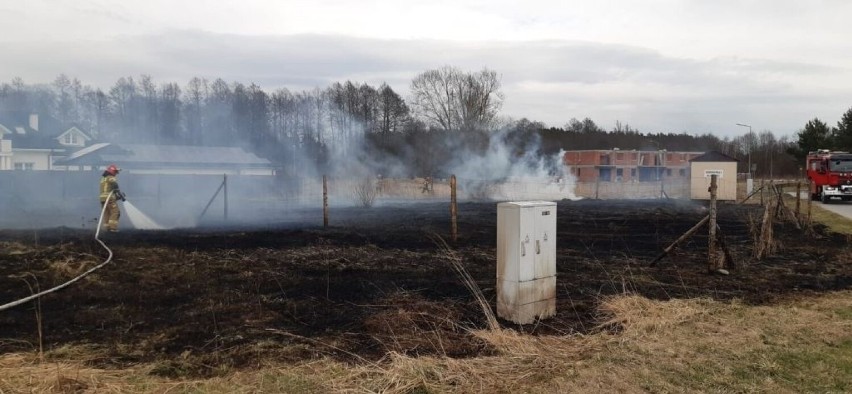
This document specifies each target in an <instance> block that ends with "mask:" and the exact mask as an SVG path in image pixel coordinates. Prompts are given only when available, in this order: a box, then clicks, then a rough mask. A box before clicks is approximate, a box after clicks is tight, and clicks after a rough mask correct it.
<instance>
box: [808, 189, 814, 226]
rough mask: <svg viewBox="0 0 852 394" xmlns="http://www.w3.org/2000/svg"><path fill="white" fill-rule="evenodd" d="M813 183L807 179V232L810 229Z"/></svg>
mask: <svg viewBox="0 0 852 394" xmlns="http://www.w3.org/2000/svg"><path fill="white" fill-rule="evenodd" d="M812 183H813V181H811V180H810V178H808V219H807V227H808V230H810V229H811V203H812V202H813V199H814V198H813V195H812V193H813V190H814V189H813V184H812Z"/></svg>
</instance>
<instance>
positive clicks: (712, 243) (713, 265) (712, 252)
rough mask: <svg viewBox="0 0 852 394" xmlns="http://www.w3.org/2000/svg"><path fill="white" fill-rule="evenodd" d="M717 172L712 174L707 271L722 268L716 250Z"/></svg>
mask: <svg viewBox="0 0 852 394" xmlns="http://www.w3.org/2000/svg"><path fill="white" fill-rule="evenodd" d="M717 188H718V186H717V184H716V174H713V175H710V224H709V226H710V234H709V238H708V245H707V260H708V261H707V262H708V266H707V271H708V272H715V271H718V270H719V269H721V268H722V267H721V266H720V264H719V263H720V260H719V256H718V255H717V251H716V189H717Z"/></svg>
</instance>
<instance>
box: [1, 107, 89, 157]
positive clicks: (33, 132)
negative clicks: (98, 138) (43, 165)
mask: <svg viewBox="0 0 852 394" xmlns="http://www.w3.org/2000/svg"><path fill="white" fill-rule="evenodd" d="M30 115H37V116H38V129H34V128H32V127H30ZM0 126H3V127H0V133H3V136H2V138H3V139H6V140H10V141H12V146H13V147H14V149H56V150H65V149H67V148H66V147H65V146H64V145H62V144H61V143H60V142H59V140H58V138H59V136H61V135H63V134H65V133H67V132H69V131H71V130H73V129H76V130H77V131H78V132H80V133H81V134H82V135H83V136H84V138H86V139H87V140H90V139H91V137H90V136H89V135H88V134H86V133H85V132H83V131H82V129H80V128H79V127H76V126H74V125H72V126H69V127H63V126H62V124H61V123H60V122H59V121H58V120H56V118H53V117H51V116H45V115H41V114H31V113H29V112H25V111H0Z"/></svg>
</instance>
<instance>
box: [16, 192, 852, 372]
mask: <svg viewBox="0 0 852 394" xmlns="http://www.w3.org/2000/svg"><path fill="white" fill-rule="evenodd" d="M448 211H449V210H448V206H447V204H438V203H425V204H417V205H394V206H385V207H380V208H372V209H363V208H351V209H338V210H335V211H333V212H332V227H331V228H330V229H322V228H319V227H315V226H309V225H306V224H304V223H294V222H287V223H284V222H280V223H275V222H274V221H271V222H270V223H269V224H267V225H266V226H265V228H264V229H261V230H258V229H257V227H254V228H249V227H242V228H228V229H224V228H207V229H198V230H173V231H162V232H141V231H139V232H135V231H125V232H121V233H118V234H107V235H105V236H104V237H103V238H104V240H105V242H106V243H107V244H108V245H109V246H110V247H111V248H112V249H113V251H114V252H115V260H114V262H113V263H112V264H110V265H107V266H106V267H104V268H103V269H102V270H100V271H98V272H97V273H95V274H94V275H91V276H89V277H87V278H86V279H84V280H83V281H81V282H79V283H78V284H75V285H73V286H71V287H69V288H67V289H65V290H63V291H60V292H58V293H54V294H51V295H47V296H45V297H43V298H42V299H41V300H40V303H31V304H28V305H24V306H21V307H18V308H15V309H11V310H8V311H4V312H0V352H15V351H29V350H32V349H35V348H37V347H38V324H37V317H38V318H40V319H41V324H42V328H43V330H42V331H43V342H44V346H45V348H46V349H59V348H62V347H63V346H65V345H86V346H88V347H89V348H91V349H93V351H94V353H93V354H98V355H99V356H97V357H93V358H92V360H91V363H92V364H93V365H98V366H115V367H122V366H125V365H128V364H134V363H139V362H156V363H159V365H160V367H158V368H157V369H155V373H157V374H160V375H164V376H183V375H193V376H195V375H198V376H209V375H215V374H217V373H219V372H222V371H226V370H229V369H231V368H249V367H253V366H257V365H261V364H262V363H263V362H264V361H265V360H278V361H281V360H284V361H287V360H292V361H300V360H304V359H309V358H312V357H316V356H317V355H321V354H325V355H329V354H330V355H333V356H335V357H340V358H344V359H356V358H365V359H377V358H380V357H382V356H383V355H385V354H387V353H388V352H389V351H396V352H401V353H406V354H412V355H422V354H440V355H447V356H450V357H467V356H475V355H483V354H489V353H491V352H492V350H491V349H490V348H489V346H488V345H487V344H485V343H484V342H482V341H480V340H478V339H477V338H475V337H474V336H473V335H471V334H469V333H468V331H467V329H469V328H482V327H484V326H485V321H484V318H483V314H482V311H481V310H479V309H478V306H477V305H476V303H475V301H474V299H473V297H472V296H471V294H470V293H469V292H468V290H467V289H466V288H465V287H464V285H463V284H462V283H461V281H460V280H459V278H458V277H457V276H456V275H455V273H454V272H453V269H452V267H451V265H450V264H449V262H448V259H447V253H446V252H445V251H442V249H441V248H439V247H438V245H437V243H436V241H435V239H436V237H437V236H444V237H446V234H447V230H448V229H449V226H450V219H449V214H448ZM760 212H761V209H760V207H758V206H749V205H745V206H743V205H722V206H721V207H720V213H719V218H720V220H719V222H720V226H721V227H722V229H723V230H724V232H725V236H726V239H727V243H728V245H729V246H730V247H731V248H732V250H733V253H734V256H735V257H736V260H737V262H738V263H739V266H738V267H737V268H736V269H733V270H732V274H731V275H730V276H718V275H708V274H707V273H706V268H705V267H706V253H707V247H706V245H707V239H706V232H704V231H702V232H701V233H700V234H699V235H696V236H694V237H693V238H691V239H690V240H688V241H687V242H685V243H684V244H682V245H681V246H680V247H679V248H677V249H676V251H675V252H673V253H672V254H671V255H670V256H669V257H667V258H666V259H664V260H663V261H662V262H661V263H660V264H659V265H658V266H657V267H653V268H651V267H648V266H647V263H648V261H650V260H651V259H653V258H654V257H655V256H656V255H657V254H658V253H659V252H660V250H662V248H664V247H665V246H667V245H668V244H669V243H671V242H672V241H673V240H674V239H675V238H677V237H678V236H679V235H680V234H682V233H683V232H684V231H686V230H687V229H688V228H690V227H691V226H692V225H694V224H695V223H696V222H698V221H699V220H700V219H701V218H702V217H703V216H704V215H706V212H705V211H704V209H703V207H701V206H700V205H696V204H692V203H687V202H677V201H594V200H584V201H576V202H570V201H562V202H559V203H558V222H557V232H558V243H557V274H558V277H557V280H558V282H557V297H558V305H557V311H558V314H557V316H556V317H555V318H553V319H548V320H545V321H541V322H540V323H538V324H535V325H530V326H523V327H519V326H516V325H513V324H511V323H508V322H505V321H503V322H502V323H503V325H504V326H506V327H513V328H516V329H518V330H522V331H524V332H529V333H533V334H538V335H553V334H568V333H575V332H588V331H591V330H593V329H595V327H596V326H597V322H598V321H600V320H599V317H598V316H596V304H597V302H598V300H600V298H601V297H603V296H606V295H611V294H621V293H624V292H632V293H638V294H641V295H643V296H646V297H649V298H654V299H668V298H683V297H712V298H715V299H724V300H728V299H740V300H743V301H744V302H748V303H771V302H774V301H776V300H778V299H779V298H785V297H789V296H791V295H794V294H799V293H802V292H819V291H828V290H834V289H845V288H850V287H852V267H851V266H850V265H849V262H850V256H852V254H850V252H849V251H848V250H847V248H846V242H847V239H846V238H845V237H841V236H837V235H832V234H826V233H824V232H823V231H822V230H821V229H820V228H817V229H816V234H815V235H813V236H804V235H803V234H802V233H801V232H800V231H799V230H796V229H795V228H794V227H793V226H792V225H790V224H777V227H776V229H775V233H776V237H777V242H778V246H779V247H780V251H779V252H778V253H776V254H775V255H773V256H770V257H769V258H767V259H765V260H764V261H761V262H755V261H751V258H750V257H751V251H752V237H753V235H752V233H753V229H752V225H751V224H750V223H752V222H757V218H758V215H759V213H760ZM303 214H304V215H307V216H310V215H312V214H313V213H311V212H308V211H306V212H304V213H303ZM459 230H460V238H459V240H458V242H456V243H454V244H451V246H452V249H453V251H454V253H457V255H458V256H459V257H460V258H461V260H462V261H463V262H464V264H465V267H466V269H467V270H468V271H469V272H470V274H471V275H472V276H473V277H474V278H475V279H476V281H477V283H478V285H479V287H480V288H481V289H482V291H483V293H484V294H485V296H486V297H487V298H489V299H490V300H491V301H492V304H493V302H494V300H495V298H496V295H495V291H494V286H495V261H496V257H495V242H496V204H495V203H465V204H460V206H459ZM0 245H2V248H0V302H3V303H5V302H9V301H12V300H15V299H18V298H21V297H24V296H27V295H29V294H31V291H37V290H36V288H41V289H45V288H48V287H52V286H54V285H57V284H59V283H62V282H64V281H66V280H68V279H69V278H71V277H73V276H75V275H77V274H78V273H80V272H82V271H83V270H85V269H87V268H89V267H91V266H93V265H95V264H97V263H99V262H100V261H102V260H103V259H104V258H105V252H104V251H103V249H101V248H100V246H99V245H98V244H97V243H95V242H94V240H93V237H92V232H91V231H83V230H72V229H67V228H60V229H48V230H39V231H5V232H0ZM57 354H61V352H60V353H57ZM54 357H60V356H58V355H57V356H54Z"/></svg>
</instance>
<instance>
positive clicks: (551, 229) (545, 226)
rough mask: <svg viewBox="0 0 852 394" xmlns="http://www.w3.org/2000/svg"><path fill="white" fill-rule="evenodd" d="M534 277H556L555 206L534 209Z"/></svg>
mask: <svg viewBox="0 0 852 394" xmlns="http://www.w3.org/2000/svg"><path fill="white" fill-rule="evenodd" d="M533 248H534V249H535V263H534V264H535V277H536V278H547V277H550V276H555V275H556V205H555V204H554V205H545V206H538V207H535V243H534V245H533Z"/></svg>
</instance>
